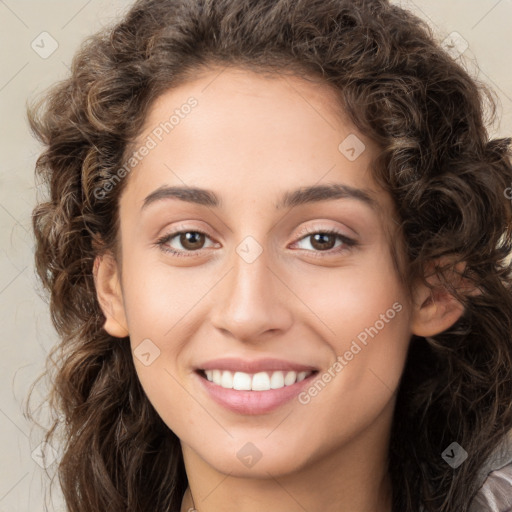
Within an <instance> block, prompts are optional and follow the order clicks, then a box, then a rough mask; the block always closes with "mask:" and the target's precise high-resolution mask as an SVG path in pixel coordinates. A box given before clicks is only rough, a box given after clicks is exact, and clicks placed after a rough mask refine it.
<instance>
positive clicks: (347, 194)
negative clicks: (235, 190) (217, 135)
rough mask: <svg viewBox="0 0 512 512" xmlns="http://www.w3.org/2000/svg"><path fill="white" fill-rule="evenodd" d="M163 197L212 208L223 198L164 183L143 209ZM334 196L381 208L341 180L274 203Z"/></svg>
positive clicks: (289, 193)
mask: <svg viewBox="0 0 512 512" xmlns="http://www.w3.org/2000/svg"><path fill="white" fill-rule="evenodd" d="M163 199H179V200H180V201H185V202H188V203H194V204H199V205H202V206H208V207H212V208H219V207H220V206H221V205H222V201H221V199H220V198H219V196H218V195H217V194H216V193H215V192H213V191H212V190H207V189H203V188H198V187H187V186H172V187H171V186H166V185H164V186H162V187H160V188H158V189H156V190H155V191H153V192H151V194H149V195H148V196H147V197H146V198H145V199H144V203H143V205H142V208H141V209H142V210H144V209H145V208H147V207H148V206H149V205H150V204H152V203H155V202H157V201H161V200H163ZM334 199H356V200H358V201H360V202H362V203H364V204H366V205H367V206H369V207H371V208H372V209H374V210H376V211H378V210H379V205H378V203H377V201H376V200H375V199H374V198H373V197H371V195H370V194H369V193H368V192H367V191H365V190H362V189H359V188H355V187H351V186H349V185H342V184H341V183H331V184H326V185H312V186H309V187H300V188H298V189H295V190H291V191H287V192H285V193H284V194H283V196H282V197H281V199H280V200H279V202H278V203H276V204H275V205H274V206H275V208H276V209H277V210H282V209H284V208H293V207H296V206H300V205H304V204H309V203H317V202H320V201H329V200H334Z"/></svg>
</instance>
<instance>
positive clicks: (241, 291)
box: [211, 252, 293, 343]
mask: <svg viewBox="0 0 512 512" xmlns="http://www.w3.org/2000/svg"><path fill="white" fill-rule="evenodd" d="M274 267H275V265H274ZM289 286H290V284H289V283H288V282H287V278H286V276H285V275H283V273H282V271H281V272H280V271H279V268H270V266H269V261H268V259H267V257H266V253H265V252H263V253H261V254H260V255H259V256H258V257H257V258H256V259H255V260H254V261H252V262H249V261H247V260H246V259H244V258H243V257H241V256H239V254H237V253H235V254H234V257H233V265H232V267H231V269H230V271H229V272H228V273H227V275H226V276H225V277H224V279H223V280H222V281H221V283H219V285H218V292H217V295H216V299H215V305H214V306H213V308H214V309H213V312H212V316H211V319H212V323H213V326H214V327H216V328H217V329H219V330H220V331H222V333H223V334H224V335H230V336H232V337H233V338H236V339H238V340H240V341H243V342H246V343H253V342H256V343H257V342H259V341H262V340H263V339H264V338H266V337H268V336H276V335H279V334H282V333H284V332H286V331H287V330H288V329H289V328H290V326H291V325H292V319H293V317H292V312H291V308H290V305H291V304H292V301H293V293H292V292H291V290H290V289H289V288H288V287H289Z"/></svg>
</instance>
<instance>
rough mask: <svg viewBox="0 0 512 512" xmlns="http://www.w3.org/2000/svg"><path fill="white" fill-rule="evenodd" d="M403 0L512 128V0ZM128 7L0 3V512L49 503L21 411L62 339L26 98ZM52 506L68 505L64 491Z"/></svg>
mask: <svg viewBox="0 0 512 512" xmlns="http://www.w3.org/2000/svg"><path fill="white" fill-rule="evenodd" d="M397 3H398V2H397ZM401 4H402V5H403V6H404V7H408V8H410V9H411V10H413V11H414V12H416V13H417V14H419V15H420V16H421V17H423V18H424V19H426V20H427V21H428V22H429V24H430V25H431V26H432V27H433V28H434V30H435V32H436V34H437V35H438V37H439V39H440V40H444V39H445V38H446V37H447V36H448V35H449V34H452V33H453V32H457V33H458V34H459V35H457V34H455V35H452V36H451V39H452V42H455V43H456V44H455V48H460V49H463V48H464V47H465V45H466V43H465V42H464V41H467V44H468V48H467V49H466V50H465V52H464V55H463V58H464V60H465V62H466V63H467V66H468V67H469V68H470V69H471V70H472V72H473V73H475V74H478V77H479V79H480V80H482V81H485V82H486V83H488V84H490V85H491V86H492V87H493V88H494V90H495V91H496V92H497V94H498V96H499V98H500V100H501V106H500V114H501V122H500V123H497V124H496V125H495V126H493V127H492V129H491V133H492V134H493V135H501V136H509V135H510V134H512V66H511V59H510V53H509V52H510V48H511V47H512V31H511V22H512V0H449V1H447V0H428V1H427V0H415V1H414V2H413V1H411V0H404V1H402V2H401ZM128 5H129V2H121V1H120V0H89V1H87V0H79V1H78V0H53V1H45V0H37V1H36V0H0V44H1V52H0V56H1V61H0V63H1V68H0V69H1V72H0V116H1V120H2V122H1V125H0V149H1V152H0V154H1V156H2V158H1V163H0V319H1V320H0V321H1V324H0V325H1V326H2V341H1V342H0V355H1V357H0V433H1V436H0V442H1V450H0V452H1V460H2V464H1V466H0V512H18V511H31V512H32V511H36V510H43V509H44V507H43V502H44V498H43V489H44V488H45V487H46V486H47V483H48V478H47V477H46V476H45V473H44V471H43V470H42V469H41V467H40V465H39V464H38V457H37V455H38V451H39V448H38V446H39V443H40V440H41V432H40V431H39V430H37V429H34V428H31V426H30V425H29V423H28V422H27V421H26V419H25V418H24V416H23V414H22V409H21V408H22V405H23V402H24V400H25V397H26V395H27V391H28V389H29V386H30V384H31V383H32V381H33V380H34V379H35V377H36V376H37V375H39V373H40V372H41V370H42V369H43V364H44V360H45V356H46V354H47V352H48V350H49V348H50V347H51V346H52V345H53V344H54V343H55V342H56V336H55V333H54V332H53V330H52V327H51V324H50V321H49V315H48V311H47V306H46V305H45V303H44V302H43V301H42V300H41V299H40V298H39V296H38V293H37V289H36V281H35V278H34V268H33V262H32V260H33V241H32V235H31V226H30V214H31V210H32V208H33V205H34V203H35V200H36V186H35V183H34V178H33V168H34V162H35V159H36V156H37V154H38V151H39V147H38V145H37V144H36V142H35V141H34V140H33V139H32V137H31V135H30V133H29V131H28V129H27V123H26V120H25V101H26V99H27V98H29V97H30V98H32V97H34V95H35V93H37V92H39V91H42V90H43V89H44V88H46V87H47V86H48V85H49V84H51V83H53V82H54V81H56V80H60V79H62V78H64V77H65V76H66V75H67V73H68V66H69V63H70V62H71V58H72V55H73V53H74V52H75V49H76V48H77V45H78V44H79V43H80V41H81V40H82V39H83V38H84V37H86V36H87V35H89V34H91V33H92V32H93V31H95V30H96V29H97V28H99V27H101V26H103V25H105V24H108V23H110V22H111V21H113V19H114V18H115V17H116V16H117V15H119V14H121V13H122V12H123V11H124V10H125V9H126V8H127V7H128ZM42 32H48V33H49V34H50V36H51V37H52V38H53V39H54V40H55V41H56V43H53V44H58V47H57V49H56V50H55V51H54V53H52V54H51V55H50V56H46V57H47V58H42V56H41V55H40V53H41V52H43V51H48V50H49V49H51V43H52V41H51V40H50V38H49V36H46V35H43V36H41V35H40V34H41V33H42ZM43 37H44V38H46V39H45V44H44V48H43V44H42V43H41V42H40V41H41V38H43ZM454 38H455V39H454ZM462 38H463V39H462ZM33 41H35V42H34V45H37V44H39V49H38V51H39V53H37V52H36V51H35V50H34V49H33V48H32V46H31V44H32V42H33ZM461 45H463V46H461ZM36 48H37V46H36ZM43 56H45V55H43ZM55 466H56V464H55V463H54V464H53V465H52V466H51V467H50V468H49V469H50V470H51V469H54V468H55ZM57 491H58V489H57ZM49 510H51V511H60V510H64V509H63V507H62V504H61V500H60V499H59V495H58V493H57V494H56V499H55V504H54V505H53V506H50V507H49Z"/></svg>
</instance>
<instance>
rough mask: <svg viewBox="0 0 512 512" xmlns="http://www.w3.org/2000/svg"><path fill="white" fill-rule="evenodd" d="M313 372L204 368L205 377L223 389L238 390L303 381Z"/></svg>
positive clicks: (268, 387)
mask: <svg viewBox="0 0 512 512" xmlns="http://www.w3.org/2000/svg"><path fill="white" fill-rule="evenodd" d="M312 373H313V372H293V371H287V372H283V371H276V372H259V373H255V374H250V373H245V372H235V373H233V372H230V371H228V370H205V374H206V378H207V379H208V380H209V381H210V382H213V383H214V384H217V385H218V386H221V387H223V388H225V389H236V390H240V391H250V390H252V391H268V390H270V389H280V388H284V387H285V386H291V385H292V384H295V383H296V382H301V381H303V380H304V379H305V378H306V377H308V376H309V375H311V374H312Z"/></svg>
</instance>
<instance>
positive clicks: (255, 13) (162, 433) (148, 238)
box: [29, 0, 512, 512]
mask: <svg viewBox="0 0 512 512" xmlns="http://www.w3.org/2000/svg"><path fill="white" fill-rule="evenodd" d="M483 93H485V90H484V89H483V88H480V87H478V86H477V84H476V83H475V82H474V81H473V79H472V78H471V77H470V76H468V74H467V73H466V72H465V71H464V70H463V69H462V67H461V66H460V65H459V64H457V63H456V62H455V61H453V60H452V59H451V57H450V56H449V55H447V54H446V53H445V52H444V51H443V50H442V49H441V48H440V46H439V45H438V44H437V43H436V42H435V41H434V39H433V37H432V35H431V34H430V33H429V31H428V29H427V28H426V27H425V25H424V24H423V23H422V22H421V21H420V20H419V19H417V18H416V17H414V16H413V15H411V14H410V13H408V12H407V11H405V10H402V9H400V8H398V7H396V6H392V5H390V4H389V3H388V2H387V1H384V0H373V1H371V0H359V1H348V0H346V1H343V0H321V1H320V0H304V1H300V0H299V1H291V0H277V1H276V0H272V1H271V0H260V1H257V2H241V1H237V0H217V1H215V2H212V1H208V0H187V1H184V0H183V1H179V0H172V1H165V0H139V1H138V2H136V3H135V4H134V5H133V7H132V8H131V9H130V11H129V12H128V13H127V14H126V16H125V17H124V18H123V19H122V20H121V21H120V22H119V23H118V24H117V25H116V26H114V27H113V28H112V29H108V30H105V31H103V32H102V33H100V34H97V35H95V36H94V37H91V38H90V39H89V40H88V41H87V42H86V43H85V44H84V46H83V47H82V48H81V50H80V51H79V53H78V54H77V55H76V57H75V59H74V62H73V66H72V73H71V76H70V78H69V79H67V80H65V81H64V82H62V83H60V84H57V85H56V86H55V87H54V89H53V90H52V91H50V92H49V93H48V96H47V97H46V98H43V100H45V103H43V104H41V105H39V106H38V105H34V106H33V107H31V109H30V110H29V119H30V122H31V126H32V129H33V131H34V132H35V134H36V135H37V136H38V137H39V139H40V140H41V141H42V142H43V143H44V144H45V145H46V148H45V151H44V153H42V155H41V156H40V158H39V160H38V162H37V172H38V174H39V176H41V177H42V178H43V180H44V182H45V183H46V185H47V187H48V189H49V191H50V198H49V199H48V201H45V202H42V203H41V204H39V205H38V206H37V208H36V209H35V210H34V230H35V234H36V238H37V251H36V263H37V269H38V273H39V275H40V277H41V279H42V281H43V283H44V285H45V286H46V288H47V289H48V290H49V292H50V294H51V311H52V318H53V321H54V324H55V326H56V328H57V330H58V331H59V334H60V336H61V338H62V342H61V344H60V346H59V347H58V348H57V349H56V350H55V352H54V354H53V356H52V357H53V360H54V361H55V364H56V368H57V370H56V373H55V374H54V383H55V384H54V389H53V390H52V394H51V397H50V399H51V404H52V405H53V407H54V408H55V409H56V410H58V411H60V412H61V414H62V415H63V417H64V419H65V422H60V423H59V422H56V423H55V424H54V426H53V428H52V429H51V430H50V432H49V433H48V436H47V440H50V439H51V438H52V436H54V435H56V433H57V432H58V431H59V427H60V426H62V427H63V428H64V431H63V433H64V436H65V445H64V455H63V458H62V461H61V463H60V466H59V477H60V481H61V486H62V489H63V492H64V496H65V499H66V503H67V506H68V508H69V510H70V511H80V512H86V511H87V512H88V511H91V512H92V511H95V512H97V511H104V510H105V511H106V510H108V511H156V510H158V511H164V510H165V511H181V512H184V511H186V510H190V509H196V510H198V511H199V512H214V511H215V512H216V511H220V510H222V511H231V510H237V511H243V512H249V511H255V510H273V511H287V512H295V511H299V510H308V511H320V510H322V511H339V510H350V511H352V512H363V511H376V510H378V511H379V512H391V511H393V512H402V511H403V512H418V511H419V510H424V511H428V512H430V511H442V512H452V511H455V510H457V511H467V510H470V511H471V512H475V511H477V510H478V511H480V510H486V511H487V510H492V511H500V512H504V511H505V510H508V507H511V506H512V503H511V502H510V496H511V495H512V464H511V462H512V453H511V450H510V447H509V446H508V444H507V434H508V433H509V432H510V431H511V429H512V405H511V404H512V376H511V372H510V368H511V365H512V343H511V342H512V339H511V332H512V298H511V293H510V292H511V269H510V263H509V262H508V261H507V260H506V257H507V255H508V254H510V250H511V248H512V245H511V217H512V210H511V204H510V202H509V201H508V200H507V198H506V197H505V193H504V191H505V190H506V188H507V187H509V186H510V183H511V182H512V165H511V159H510V146H509V144H510V140H509V139H497V140H489V138H488V135H487V132H486V129H485V126H484V123H483V111H482V103H483V97H484V96H483Z"/></svg>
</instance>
